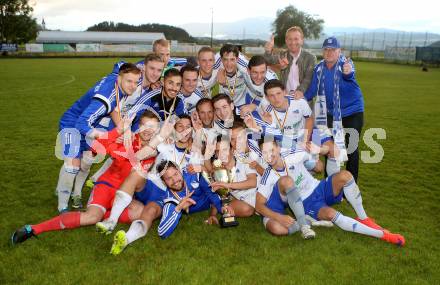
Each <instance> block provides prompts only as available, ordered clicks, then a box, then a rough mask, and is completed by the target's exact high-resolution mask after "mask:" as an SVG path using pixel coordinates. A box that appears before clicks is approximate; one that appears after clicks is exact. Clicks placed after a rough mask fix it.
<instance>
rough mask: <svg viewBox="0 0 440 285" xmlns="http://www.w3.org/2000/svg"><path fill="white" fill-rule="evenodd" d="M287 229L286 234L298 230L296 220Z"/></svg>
mask: <svg viewBox="0 0 440 285" xmlns="http://www.w3.org/2000/svg"><path fill="white" fill-rule="evenodd" d="M287 230H288V232H287V234H288V235H291V234H294V233H296V232H297V231H299V224H298V223H297V222H295V223H294V224H293V225H291V226H290V227H289V228H288V229H287Z"/></svg>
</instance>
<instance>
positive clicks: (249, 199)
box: [231, 189, 257, 208]
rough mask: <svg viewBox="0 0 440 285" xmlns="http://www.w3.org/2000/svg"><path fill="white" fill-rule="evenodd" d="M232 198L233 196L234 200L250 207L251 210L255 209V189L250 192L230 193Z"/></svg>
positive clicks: (237, 191)
mask: <svg viewBox="0 0 440 285" xmlns="http://www.w3.org/2000/svg"><path fill="white" fill-rule="evenodd" d="M231 194H232V196H234V198H235V199H237V200H240V201H243V202H245V203H246V204H248V205H250V206H251V207H252V208H255V199H256V196H257V191H255V189H251V190H244V191H241V190H235V191H232V192H231Z"/></svg>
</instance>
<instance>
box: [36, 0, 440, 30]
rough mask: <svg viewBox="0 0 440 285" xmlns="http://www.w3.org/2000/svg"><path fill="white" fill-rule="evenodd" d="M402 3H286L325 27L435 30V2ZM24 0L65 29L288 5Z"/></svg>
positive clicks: (267, 12)
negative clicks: (315, 18) (28, 0)
mask: <svg viewBox="0 0 440 285" xmlns="http://www.w3.org/2000/svg"><path fill="white" fill-rule="evenodd" d="M404 2H406V1H386V0H367V1H362V2H361V1H354V0H351V1H350V0H342V1H336V0H333V1H328V0H327V1H325V0H324V1H318V0H302V1H295V3H293V2H290V3H292V4H294V5H295V7H296V8H298V9H300V10H302V11H304V12H307V13H309V14H311V15H316V16H318V17H320V18H322V19H324V21H325V26H326V27H363V28H389V29H397V30H404V31H420V32H426V31H428V32H434V33H440V16H439V11H440V4H438V3H440V2H437V1H434V0H430V1H428V0H418V1H411V2H410V1H407V2H408V3H407V4H406V3H404ZM30 3H31V4H32V6H33V7H34V17H36V18H37V20H38V23H41V19H42V18H43V17H44V20H45V22H46V27H47V28H48V29H61V30H66V31H81V30H85V29H87V27H89V26H92V25H94V24H97V23H99V22H102V21H114V22H124V23H128V24H136V25H137V24H144V23H162V24H168V25H176V26H178V25H180V24H186V23H194V22H197V23H210V22H211V8H213V9H214V22H233V21H237V20H240V19H245V18H253V17H259V16H263V17H273V18H275V15H276V11H277V10H278V9H281V8H284V7H285V6H287V5H288V4H289V2H288V1H285V0H266V1H256V0H253V1H243V0H242V1H237V0H233V1H230V0H202V1H183V0H168V1H166V0H165V1H163V0H162V1H142V0H140V1H137V0H123V1H121V0H119V1H117V0H73V1H72V0H30ZM201 3H203V6H201ZM255 3H264V4H260V5H258V4H257V5H256V4H255Z"/></svg>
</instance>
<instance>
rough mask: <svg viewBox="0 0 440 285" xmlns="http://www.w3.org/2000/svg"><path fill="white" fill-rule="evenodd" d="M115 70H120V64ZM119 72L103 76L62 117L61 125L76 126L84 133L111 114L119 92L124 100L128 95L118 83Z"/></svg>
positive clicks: (64, 126)
mask: <svg viewBox="0 0 440 285" xmlns="http://www.w3.org/2000/svg"><path fill="white" fill-rule="evenodd" d="M114 70H117V71H118V72H119V66H118V64H116V65H115V68H114ZM117 78H118V74H117V73H114V72H112V73H111V74H109V75H107V76H105V77H104V78H102V79H101V80H100V81H99V82H97V83H96V84H95V85H94V86H93V87H92V88H90V89H89V90H88V91H87V93H86V94H84V95H83V96H82V97H81V98H80V99H78V100H77V101H76V102H75V103H74V104H73V105H72V106H71V107H70V108H69V109H68V110H67V111H66V112H65V113H64V114H63V116H62V117H61V120H60V127H61V128H66V127H72V128H73V127H75V128H77V129H78V130H79V132H80V133H81V134H83V135H86V134H87V133H88V132H89V131H90V130H91V129H93V128H95V127H96V126H97V125H98V123H99V121H100V119H101V118H103V117H105V116H109V114H110V113H111V112H112V111H113V110H114V109H115V108H116V107H117V98H116V97H117V94H118V95H119V100H120V101H123V100H125V99H126V97H127V95H125V94H124V92H123V91H122V89H121V88H120V87H118V86H117V85H116V82H117Z"/></svg>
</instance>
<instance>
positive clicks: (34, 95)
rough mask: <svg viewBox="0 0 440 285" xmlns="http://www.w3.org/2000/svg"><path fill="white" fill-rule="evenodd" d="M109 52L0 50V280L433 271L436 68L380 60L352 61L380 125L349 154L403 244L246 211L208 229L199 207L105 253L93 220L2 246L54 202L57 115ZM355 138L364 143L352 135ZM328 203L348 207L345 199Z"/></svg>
mask: <svg viewBox="0 0 440 285" xmlns="http://www.w3.org/2000/svg"><path fill="white" fill-rule="evenodd" d="M116 60H117V59H74V58H72V59H2V60H0V110H1V111H0V130H1V134H2V135H1V136H0V149H1V152H0V170H1V171H0V173H1V174H0V175H1V177H0V183H1V188H0V189H1V190H0V201H1V207H0V217H1V219H0V240H1V241H2V242H0V260H1V266H0V284H17V283H23V284H74V283H78V284H156V283H164V284H172V283H174V284H180V283H184V284H210V283H214V282H215V283H220V284H226V283H232V284H237V283H239V284H266V283H267V284H301V283H304V284H317V283H321V284H322V283H324V282H325V283H329V284H364V283H390V284H396V283H400V284H414V283H417V284H438V283H439V282H440V273H439V270H438V268H440V243H439V241H440V230H439V226H440V222H439V212H440V199H439V186H438V185H439V184H440V183H439V182H440V181H439V178H438V171H439V169H440V163H439V158H440V148H439V141H440V136H439V134H438V132H439V129H440V123H439V119H440V118H439V107H440V104H439V103H438V102H439V100H440V97H439V96H440V93H439V90H440V70H438V69H431V70H430V71H429V72H427V73H423V72H421V71H420V69H419V68H417V67H414V66H399V65H391V64H380V63H358V64H357V66H356V67H357V79H358V82H359V83H360V85H361V88H362V91H363V93H364V97H365V102H366V104H365V105H366V112H365V128H364V130H365V129H367V128H373V127H375V128H383V129H385V130H386V139H385V140H378V142H380V144H381V145H382V147H383V149H384V152H385V156H384V158H383V160H382V162H380V163H378V164H365V163H361V167H360V175H359V177H360V179H359V184H360V188H361V191H362V193H363V200H364V205H365V208H366V210H367V213H368V214H369V215H370V216H372V217H374V218H375V219H376V220H377V221H378V223H380V224H381V225H383V226H385V227H387V228H389V229H390V230H391V231H393V232H399V233H401V234H403V235H404V236H405V237H406V240H407V245H406V247H404V248H397V247H395V246H394V245H391V244H387V243H385V242H382V241H380V240H376V239H374V238H370V237H366V236H361V235H357V234H353V233H348V232H344V231H342V230H340V229H338V228H333V229H316V231H317V238H316V239H315V240H312V241H304V240H302V239H301V237H300V235H299V234H296V235H293V236H288V237H281V238H280V237H273V236H271V235H270V234H268V233H266V232H265V231H264V229H263V226H262V224H261V222H260V219H259V218H258V217H252V218H248V219H239V222H240V226H239V227H237V228H232V229H219V228H217V227H210V226H206V225H204V224H203V221H204V219H205V217H206V215H207V213H200V214H196V215H193V216H190V217H183V218H182V221H181V222H180V224H179V227H178V229H177V230H176V231H175V232H174V233H173V235H172V236H171V237H170V238H168V239H166V240H160V238H159V237H158V235H157V222H156V223H155V224H154V226H153V227H152V229H150V231H149V232H148V235H147V237H146V238H144V239H142V240H140V241H137V242H135V243H134V244H132V245H131V246H129V247H128V248H127V249H126V250H125V252H123V253H122V254H121V255H120V256H117V257H114V256H111V255H110V254H109V250H110V246H111V243H112V236H102V235H100V234H98V233H97V232H95V230H94V228H93V227H88V228H81V229H77V230H72V231H64V232H50V233H44V234H42V235H41V236H39V238H38V239H31V240H29V241H27V242H25V243H24V244H21V245H19V246H17V247H15V248H10V247H9V246H8V242H9V238H10V234H11V233H12V232H13V231H14V230H15V229H16V228H18V227H20V226H22V225H24V224H27V223H31V224H32V223H37V222H40V221H42V220H45V219H48V218H50V217H52V216H54V215H56V214H57V212H56V204H57V202H56V197H54V194H53V193H54V189H55V186H56V182H57V177H58V171H59V167H60V165H61V163H62V162H61V161H59V160H57V159H56V157H55V155H54V146H55V139H56V135H57V131H58V120H59V118H60V117H61V115H62V113H63V112H64V111H65V110H66V109H67V108H68V107H69V106H70V105H71V104H72V103H73V102H74V101H75V100H76V99H78V98H79V97H80V96H82V94H84V93H85V92H86V90H87V89H88V88H90V87H91V86H92V85H93V84H94V83H95V82H96V81H98V80H99V79H100V78H101V77H102V76H104V75H105V74H106V73H108V72H110V71H111V68H112V65H113V62H115V61H116ZM361 150H363V151H367V150H369V148H368V147H367V146H365V145H364V144H361ZM95 169H96V167H95ZM92 171H93V170H92ZM89 192H90V189H85V190H84V192H83V193H84V194H83V197H84V199H85V200H87V197H88V194H89ZM337 208H338V209H339V210H341V211H342V212H343V213H345V214H347V215H350V216H354V212H353V210H352V208H351V207H350V206H349V205H348V204H346V202H344V203H343V204H342V205H340V206H338V207H337ZM118 228H124V229H127V228H128V226H127V225H119V226H118ZM436 268H437V269H436Z"/></svg>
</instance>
